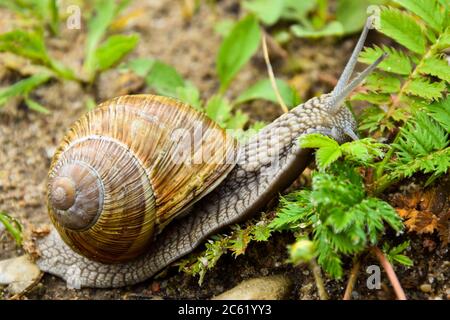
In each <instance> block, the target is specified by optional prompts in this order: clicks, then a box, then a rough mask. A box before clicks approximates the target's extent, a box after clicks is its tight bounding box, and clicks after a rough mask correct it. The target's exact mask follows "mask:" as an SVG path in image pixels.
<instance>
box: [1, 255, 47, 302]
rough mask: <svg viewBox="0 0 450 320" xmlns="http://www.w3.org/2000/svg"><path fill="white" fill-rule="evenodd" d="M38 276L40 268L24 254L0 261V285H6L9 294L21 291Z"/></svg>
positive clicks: (34, 281) (33, 282)
mask: <svg viewBox="0 0 450 320" xmlns="http://www.w3.org/2000/svg"><path fill="white" fill-rule="evenodd" d="M40 276H41V270H39V268H38V267H37V266H36V265H35V264H34V263H33V262H32V261H31V260H30V259H29V258H28V256H26V255H24V256H20V257H16V258H11V259H7V260H3V261H0V285H7V290H8V292H10V293H11V294H19V293H22V292H23V291H25V290H26V289H27V288H29V287H30V286H31V285H33V284H35V283H36V281H37V280H38V279H39V278H40Z"/></svg>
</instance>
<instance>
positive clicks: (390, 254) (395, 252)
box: [383, 241, 413, 267]
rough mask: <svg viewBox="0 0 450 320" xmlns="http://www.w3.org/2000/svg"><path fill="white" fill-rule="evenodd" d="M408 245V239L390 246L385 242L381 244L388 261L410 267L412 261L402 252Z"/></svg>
mask: <svg viewBox="0 0 450 320" xmlns="http://www.w3.org/2000/svg"><path fill="white" fill-rule="evenodd" d="M409 246H410V242H409V241H405V242H403V243H401V244H399V245H398V246H396V247H393V248H391V247H390V246H389V244H388V243H387V242H385V243H384V244H383V252H384V253H385V255H386V257H387V259H388V260H389V262H390V263H392V264H394V263H399V264H401V265H403V266H406V267H411V266H412V265H413V261H412V260H411V259H410V258H408V257H407V256H406V255H404V254H403V252H404V251H405V250H406V249H407V248H408V247H409Z"/></svg>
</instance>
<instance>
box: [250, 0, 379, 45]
mask: <svg viewBox="0 0 450 320" xmlns="http://www.w3.org/2000/svg"><path fill="white" fill-rule="evenodd" d="M336 2H337V5H336V12H335V14H333V13H332V12H331V11H330V3H329V1H328V0H304V1H297V0H277V1H266V0H247V1H244V3H243V7H244V8H245V9H247V10H248V11H250V12H253V13H254V14H255V15H256V16H257V17H258V19H259V20H260V21H261V22H262V23H263V24H264V25H267V26H272V25H275V24H276V23H277V22H278V21H280V20H284V21H289V22H291V23H292V25H291V26H290V29H289V30H290V33H288V32H287V31H285V30H284V29H279V30H277V31H276V32H275V38H276V39H278V40H279V41H281V42H283V41H286V40H287V39H289V38H290V35H291V34H292V35H294V36H296V37H301V38H320V37H325V36H342V35H345V34H350V33H354V32H357V31H359V30H361V29H362V27H363V26H364V23H365V20H366V10H367V7H368V6H369V5H373V4H384V3H386V2H387V1H383V0H337V1H336Z"/></svg>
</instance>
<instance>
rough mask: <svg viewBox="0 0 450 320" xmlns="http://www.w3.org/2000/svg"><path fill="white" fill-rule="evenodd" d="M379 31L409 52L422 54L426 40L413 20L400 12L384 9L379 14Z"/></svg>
mask: <svg viewBox="0 0 450 320" xmlns="http://www.w3.org/2000/svg"><path fill="white" fill-rule="evenodd" d="M380 31H381V32H382V33H384V34H385V35H387V36H388V37H390V38H392V39H394V40H395V41H397V42H398V43H400V44H401V45H403V46H405V47H406V48H408V49H409V50H411V51H414V52H416V53H419V54H424V53H425V51H426V44H427V41H426V38H425V35H424V34H423V32H422V28H421V27H420V25H419V24H418V23H417V22H416V21H415V20H414V18H413V17H412V16H411V15H409V14H407V13H405V12H402V11H400V10H397V9H394V8H385V9H383V10H382V11H381V13H380Z"/></svg>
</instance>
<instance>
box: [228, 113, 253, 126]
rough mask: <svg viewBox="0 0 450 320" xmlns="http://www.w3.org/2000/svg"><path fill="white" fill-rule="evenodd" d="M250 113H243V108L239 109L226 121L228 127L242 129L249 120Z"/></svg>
mask: <svg viewBox="0 0 450 320" xmlns="http://www.w3.org/2000/svg"><path fill="white" fill-rule="evenodd" d="M248 119H249V118H248V115H247V114H245V113H243V112H242V111H241V110H237V111H236V112H235V113H234V114H233V115H232V116H231V117H230V118H229V119H228V121H227V122H226V128H227V129H233V130H237V129H242V128H243V127H244V126H245V124H246V123H247V122H248Z"/></svg>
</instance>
